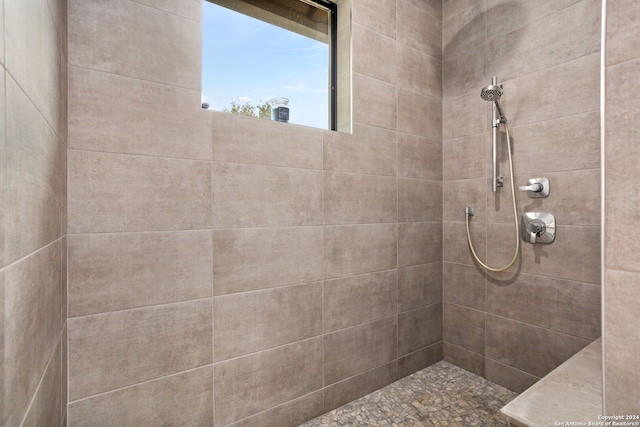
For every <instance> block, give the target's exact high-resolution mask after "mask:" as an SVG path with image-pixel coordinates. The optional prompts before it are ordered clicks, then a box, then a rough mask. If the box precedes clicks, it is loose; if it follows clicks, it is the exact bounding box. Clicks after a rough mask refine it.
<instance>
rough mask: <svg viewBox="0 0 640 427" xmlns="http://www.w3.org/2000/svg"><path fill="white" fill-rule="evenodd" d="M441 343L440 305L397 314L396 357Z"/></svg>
mask: <svg viewBox="0 0 640 427" xmlns="http://www.w3.org/2000/svg"><path fill="white" fill-rule="evenodd" d="M438 341H442V304H440V303H437V304H431V305H427V306H425V307H421V308H417V309H415V310H410V311H406V312H403V313H400V314H398V356H406V355H408V354H409V353H413V352H414V351H418V350H420V349H422V348H424V347H428V346H430V345H432V344H435V343H437V342H438Z"/></svg>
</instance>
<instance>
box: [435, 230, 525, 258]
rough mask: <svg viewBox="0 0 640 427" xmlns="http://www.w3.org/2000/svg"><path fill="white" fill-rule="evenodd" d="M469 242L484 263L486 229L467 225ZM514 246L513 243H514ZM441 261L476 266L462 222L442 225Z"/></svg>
mask: <svg viewBox="0 0 640 427" xmlns="http://www.w3.org/2000/svg"><path fill="white" fill-rule="evenodd" d="M469 229H470V230H471V242H472V243H473V247H474V250H475V251H476V254H477V255H478V256H479V257H480V259H481V260H482V261H483V262H485V261H486V257H485V255H486V248H487V242H486V236H487V227H486V225H485V224H483V223H475V222H473V220H472V221H471V224H470V225H469ZM514 245H515V243H514ZM442 260H443V261H449V262H456V263H460V264H468V265H476V261H475V260H474V258H473V255H472V254H471V249H470V248H469V242H468V241H467V230H466V226H465V223H464V222H447V221H445V222H443V223H442Z"/></svg>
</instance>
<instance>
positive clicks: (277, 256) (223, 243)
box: [213, 227, 323, 295]
mask: <svg viewBox="0 0 640 427" xmlns="http://www.w3.org/2000/svg"><path fill="white" fill-rule="evenodd" d="M322 241H323V240H322V228H320V227H292V228H262V229H261V228H253V229H235V230H214V231H213V283H214V295H223V294H229V293H235V292H243V291H250V290H256V289H264V288H274V287H278V286H285V285H293V284H299V283H305V282H312V281H315V280H318V279H321V278H322Z"/></svg>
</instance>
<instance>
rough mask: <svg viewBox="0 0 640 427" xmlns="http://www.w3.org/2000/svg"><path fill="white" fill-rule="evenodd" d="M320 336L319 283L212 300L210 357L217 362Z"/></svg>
mask: <svg viewBox="0 0 640 427" xmlns="http://www.w3.org/2000/svg"><path fill="white" fill-rule="evenodd" d="M321 333H322V284H321V283H312V284H308V285H300V286H288V287H284V288H277V289H269V290H264V291H256V292H243V293H240V294H234V295H225V296H219V297H216V298H214V299H213V334H214V336H215V340H214V343H213V357H214V361H216V362H219V361H221V360H226V359H231V358H233V357H238V356H242V355H244V354H248V353H253V352H256V351H260V350H265V349H268V348H272V347H276V346H279V345H283V344H288V343H291V342H294V341H299V340H302V339H306V338H311V337H313V336H316V335H320V334H321Z"/></svg>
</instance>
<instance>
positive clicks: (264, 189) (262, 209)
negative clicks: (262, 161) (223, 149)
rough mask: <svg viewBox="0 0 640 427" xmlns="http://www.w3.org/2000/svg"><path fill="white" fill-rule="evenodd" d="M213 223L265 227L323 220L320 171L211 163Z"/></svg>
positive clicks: (315, 222) (310, 223) (217, 225)
mask: <svg viewBox="0 0 640 427" xmlns="http://www.w3.org/2000/svg"><path fill="white" fill-rule="evenodd" d="M212 198H213V225H214V227H215V228H225V227H267V226H275V227H277V226H290V225H320V224H321V223H322V172H320V171H312V170H305V169H291V168H281V167H272V166H260V165H244V164H234V163H214V164H213V192H212Z"/></svg>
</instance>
